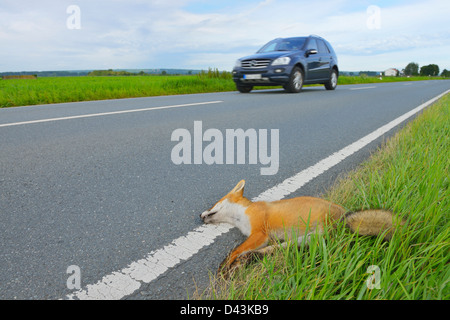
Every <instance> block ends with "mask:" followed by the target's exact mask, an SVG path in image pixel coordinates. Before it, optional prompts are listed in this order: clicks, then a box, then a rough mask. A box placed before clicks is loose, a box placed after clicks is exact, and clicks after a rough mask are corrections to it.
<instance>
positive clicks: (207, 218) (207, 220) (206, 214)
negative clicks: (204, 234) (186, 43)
mask: <svg viewBox="0 0 450 320" xmlns="http://www.w3.org/2000/svg"><path fill="white" fill-rule="evenodd" d="M216 213H217V210H207V211H204V212H202V213H201V214H200V218H201V219H202V220H203V222H204V223H210V222H211V221H212V217H213V216H214V215H215V214H216Z"/></svg>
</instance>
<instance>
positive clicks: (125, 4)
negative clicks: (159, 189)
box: [0, 0, 450, 72]
mask: <svg viewBox="0 0 450 320" xmlns="http://www.w3.org/2000/svg"><path fill="white" fill-rule="evenodd" d="M73 5H75V6H77V7H78V8H79V15H74V12H73V11H70V10H69V11H68V8H69V7H70V6H73ZM449 14H450V1H448V0H430V1H414V0H410V1H402V0H400V1H385V0H383V1H376V0H374V1H358V2H356V1H346V0H334V1H330V0H321V1H320V2H317V1H298V0H297V1H294V0H241V1H237V0H227V1H224V0H217V1H212V0H211V1H207V0H153V1H149V0H147V1H145V0H40V1H30V0H1V2H0V46H1V50H0V72H6V71H24V70H33V71H44V70H83V69H110V68H111V69H141V68H142V69H151V68H183V69H207V68H208V67H212V68H219V69H220V70H230V69H231V68H232V67H233V65H234V62H235V60H236V59H237V58H239V57H241V56H245V55H248V54H251V53H253V52H255V51H256V50H258V49H259V47H261V46H262V45H263V44H265V43H266V42H268V41H269V40H271V39H273V38H277V37H287V36H303V35H309V34H318V35H320V36H322V37H324V38H326V39H327V40H329V41H330V42H331V44H332V45H333V46H334V48H335V51H336V52H337V54H338V58H339V62H340V69H341V70H348V71H359V70H374V71H382V70H385V69H388V68H390V67H394V68H398V69H402V68H404V67H405V66H406V65H407V64H408V63H409V62H417V63H419V65H420V66H423V65H427V64H430V63H435V64H437V65H439V67H440V70H443V69H450V59H449V58H448V57H449V56H450V54H449V52H450V28H449V27H448V17H449Z"/></svg>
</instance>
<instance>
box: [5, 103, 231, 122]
mask: <svg viewBox="0 0 450 320" xmlns="http://www.w3.org/2000/svg"><path fill="white" fill-rule="evenodd" d="M221 102H223V101H207V102H195V103H186V104H176V105H171V106H162V107H150V108H143V109H132V110H121V111H112V112H102V113H89V114H82V115H78V116H68V117H60V118H49V119H40V120H31V121H22V122H12V123H4V124H0V128H1V127H11V126H19V125H24V124H33V123H42V122H52V121H61V120H71V119H81V118H91V117H100V116H109V115H114V114H123V113H133V112H143V111H154V110H161V109H173V108H183V107H191V106H201V105H207V104H215V103H221Z"/></svg>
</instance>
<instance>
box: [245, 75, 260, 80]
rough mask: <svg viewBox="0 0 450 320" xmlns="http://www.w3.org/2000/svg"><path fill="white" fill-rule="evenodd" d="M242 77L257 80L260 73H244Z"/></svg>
mask: <svg viewBox="0 0 450 320" xmlns="http://www.w3.org/2000/svg"><path fill="white" fill-rule="evenodd" d="M244 79H245V80H257V79H261V75H260V74H244Z"/></svg>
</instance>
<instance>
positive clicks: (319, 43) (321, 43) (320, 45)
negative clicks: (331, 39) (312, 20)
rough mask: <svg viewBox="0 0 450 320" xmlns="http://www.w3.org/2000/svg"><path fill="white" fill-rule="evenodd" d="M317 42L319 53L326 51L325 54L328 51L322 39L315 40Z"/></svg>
mask: <svg viewBox="0 0 450 320" xmlns="http://www.w3.org/2000/svg"><path fill="white" fill-rule="evenodd" d="M317 44H318V46H319V53H326V54H328V53H330V51H329V50H328V48H327V46H326V45H325V43H324V42H323V41H322V40H317Z"/></svg>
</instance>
